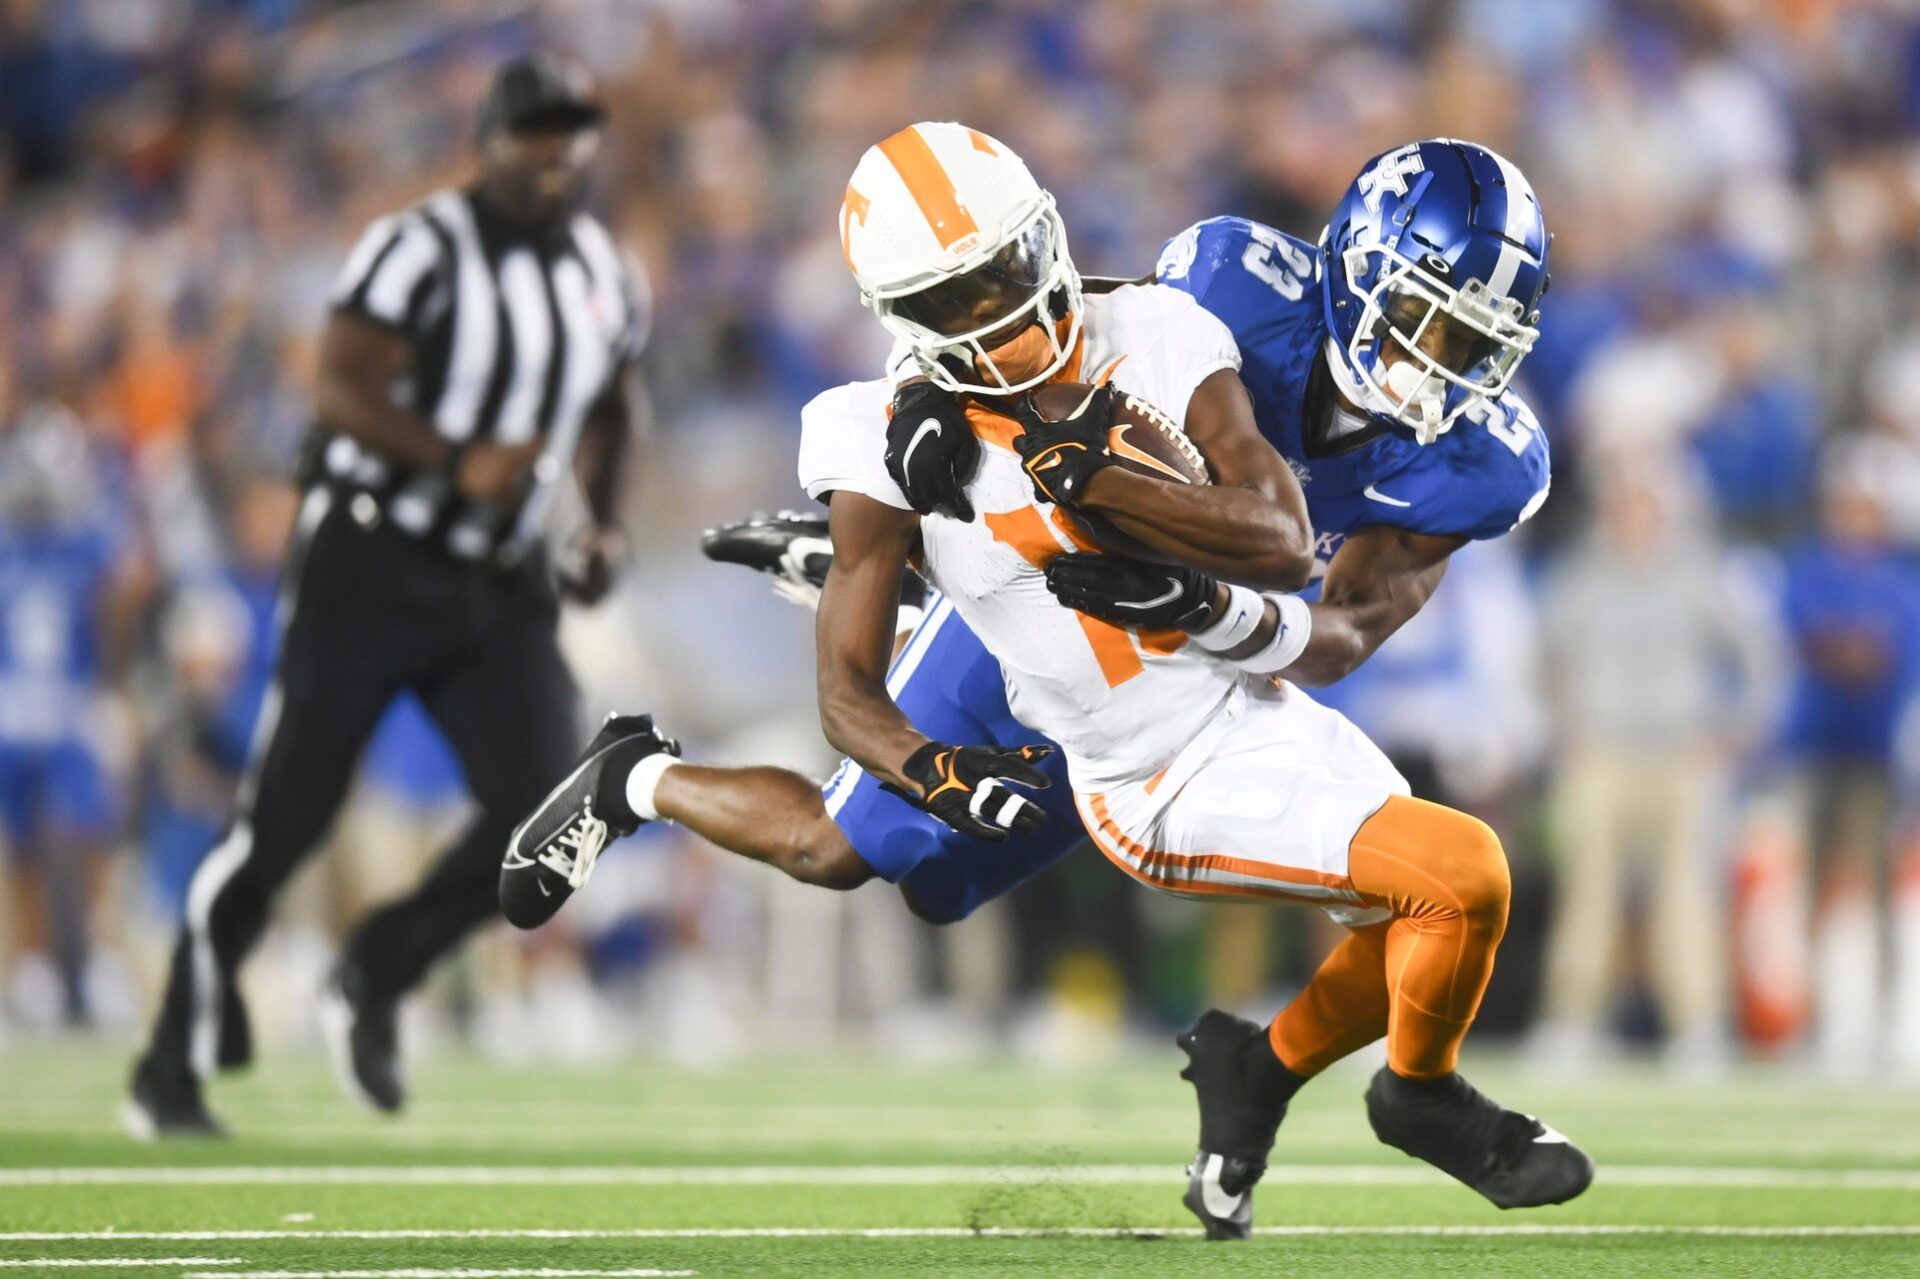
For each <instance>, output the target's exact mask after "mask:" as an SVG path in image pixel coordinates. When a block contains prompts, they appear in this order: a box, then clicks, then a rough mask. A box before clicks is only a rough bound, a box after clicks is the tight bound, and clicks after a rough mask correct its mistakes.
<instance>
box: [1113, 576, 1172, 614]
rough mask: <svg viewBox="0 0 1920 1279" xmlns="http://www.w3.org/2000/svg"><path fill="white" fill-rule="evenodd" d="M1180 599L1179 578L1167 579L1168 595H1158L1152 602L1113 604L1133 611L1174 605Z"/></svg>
mask: <svg viewBox="0 0 1920 1279" xmlns="http://www.w3.org/2000/svg"><path fill="white" fill-rule="evenodd" d="M1179 598H1180V579H1179V578H1177V577H1170V578H1168V579H1167V592H1166V594H1164V595H1156V596H1154V597H1153V598H1152V599H1150V600H1141V601H1140V602H1139V603H1138V604H1136V603H1134V602H1133V601H1131V600H1115V601H1114V602H1113V606H1114V607H1115V608H1132V609H1144V608H1158V607H1160V605H1162V604H1171V603H1173V601H1175V600H1177V599H1179Z"/></svg>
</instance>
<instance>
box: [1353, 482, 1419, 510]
mask: <svg viewBox="0 0 1920 1279" xmlns="http://www.w3.org/2000/svg"><path fill="white" fill-rule="evenodd" d="M1361 492H1362V493H1364V494H1366V496H1368V497H1370V498H1372V499H1373V500H1374V501H1376V502H1385V503H1386V504H1387V505H1388V506H1412V505H1413V503H1412V502H1403V501H1401V500H1400V499H1399V498H1397V497H1388V496H1387V495H1386V494H1385V493H1382V492H1381V491H1380V490H1379V489H1377V488H1375V487H1374V486H1373V485H1371V484H1369V485H1367V487H1366V488H1364V489H1362V490H1361Z"/></svg>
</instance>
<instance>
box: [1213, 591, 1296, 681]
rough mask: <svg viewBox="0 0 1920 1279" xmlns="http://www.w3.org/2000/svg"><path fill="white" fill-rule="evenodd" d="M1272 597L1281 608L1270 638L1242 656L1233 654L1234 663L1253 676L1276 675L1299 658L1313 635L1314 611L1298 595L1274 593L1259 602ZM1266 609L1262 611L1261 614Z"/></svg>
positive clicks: (1274, 602)
mask: <svg viewBox="0 0 1920 1279" xmlns="http://www.w3.org/2000/svg"><path fill="white" fill-rule="evenodd" d="M1266 600H1272V601H1273V605H1274V607H1275V608H1277V609H1279V610H1280V624H1279V625H1278V626H1275V627H1274V628H1273V638H1272V639H1270V640H1268V641H1267V642H1266V643H1265V644H1263V645H1261V646H1260V648H1259V649H1258V650H1257V651H1255V652H1252V653H1249V654H1247V655H1246V656H1245V657H1236V658H1234V659H1232V660H1233V664H1234V665H1235V666H1238V667H1239V668H1240V669H1241V670H1243V671H1247V672H1250V673H1251V674H1254V675H1277V674H1279V673H1280V672H1281V671H1284V670H1286V669H1287V667H1289V666H1291V665H1293V664H1294V663H1295V662H1296V661H1298V660H1299V659H1300V654H1302V653H1304V652H1306V651H1307V641H1308V640H1309V639H1311V638H1312V637H1313V610H1312V609H1310V608H1308V607H1307V602H1306V601H1305V600H1303V599H1301V598H1300V597H1299V596H1298V595H1281V594H1277V593H1276V594H1273V595H1267V596H1263V597H1262V603H1264V602H1265V601H1266ZM1265 611H1266V610H1265V609H1264V608H1263V609H1262V610H1261V612H1262V614H1263V615H1264V613H1265Z"/></svg>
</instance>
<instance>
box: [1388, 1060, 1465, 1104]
mask: <svg viewBox="0 0 1920 1279" xmlns="http://www.w3.org/2000/svg"><path fill="white" fill-rule="evenodd" d="M1386 1073H1387V1074H1389V1075H1391V1076H1392V1077H1393V1082H1394V1085H1395V1088H1396V1090H1397V1091H1398V1092H1399V1093H1400V1095H1401V1096H1402V1097H1405V1098H1407V1099H1408V1100H1409V1101H1422V1102H1449V1101H1454V1100H1456V1099H1458V1098H1459V1097H1460V1096H1462V1095H1463V1094H1464V1092H1465V1090H1466V1086H1467V1081H1466V1080H1464V1079H1462V1078H1461V1077H1460V1072H1458V1071H1455V1070H1449V1071H1448V1072H1447V1073H1446V1074H1444V1075H1436V1076H1435V1077H1434V1078H1432V1079H1412V1078H1409V1077H1408V1076H1406V1075H1402V1074H1399V1073H1398V1072H1396V1071H1394V1070H1393V1069H1391V1068H1388V1069H1387V1072H1386Z"/></svg>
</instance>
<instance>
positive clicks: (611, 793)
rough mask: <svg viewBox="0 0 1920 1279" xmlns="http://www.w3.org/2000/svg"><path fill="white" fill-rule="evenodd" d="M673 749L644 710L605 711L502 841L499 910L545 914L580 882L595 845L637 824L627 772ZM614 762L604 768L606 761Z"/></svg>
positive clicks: (526, 923)
mask: <svg viewBox="0 0 1920 1279" xmlns="http://www.w3.org/2000/svg"><path fill="white" fill-rule="evenodd" d="M662 751H665V752H666V753H667V754H669V755H678V754H679V753H680V743H678V742H676V741H674V740H673V739H672V738H671V737H666V736H663V735H662V734H661V733H660V732H659V731H658V730H657V729H655V728H654V726H653V716H651V715H609V716H608V717H607V722H606V723H605V724H603V725H601V727H600V731H599V732H598V733H597V734H595V735H594V739H593V740H592V741H591V742H588V743H587V749H586V750H585V751H584V752H582V754H581V756H580V763H579V765H578V766H577V767H576V768H575V769H574V770H573V771H572V772H571V773H569V774H567V778H566V780H565V781H563V782H561V783H560V784H559V785H558V786H556V787H554V788H553V789H552V790H550V791H548V792H547V797H546V798H545V799H543V800H541V801H540V806H539V807H538V808H536V809H534V810H533V815H532V816H530V817H528V818H527V819H526V820H525V821H523V822H521V823H520V825H519V826H518V827H516V828H515V830H514V832H513V838H511V839H510V840H508V841H507V855H506V859H505V860H504V861H502V862H501V863H500V911H501V913H502V914H504V915H505V916H506V917H507V920H508V922H509V923H511V924H513V926H514V927H516V928H538V927H539V926H540V925H542V924H544V923H546V922H547V921H548V920H549V919H552V918H553V916H554V914H555V912H557V911H558V910H559V909H560V907H561V905H562V904H563V903H564V902H565V901H566V900H567V898H569V897H571V896H572V895H573V894H574V892H575V890H577V889H578V888H579V887H580V886H581V885H583V884H585V883H586V882H587V876H588V875H590V874H592V873H593V866H594V863H595V862H596V861H597V860H598V859H599V857H600V853H601V850H602V849H604V848H606V846H607V845H608V844H610V843H612V842H613V841H614V840H616V839H620V838H622V837H623V836H627V835H631V834H633V832H634V831H636V830H638V829H639V828H640V826H641V824H642V819H641V818H640V817H638V816H636V815H635V814H634V812H633V810H632V809H631V808H629V807H628V806H627V799H626V783H627V773H628V772H629V771H630V770H631V768H632V766H633V765H634V764H635V763H637V762H639V761H640V760H641V759H644V758H645V757H646V756H648V755H657V754H659V753H660V752H662ZM610 764H612V765H615V767H614V768H613V769H612V770H611V771H609V768H608V766H609V765H610Z"/></svg>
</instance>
